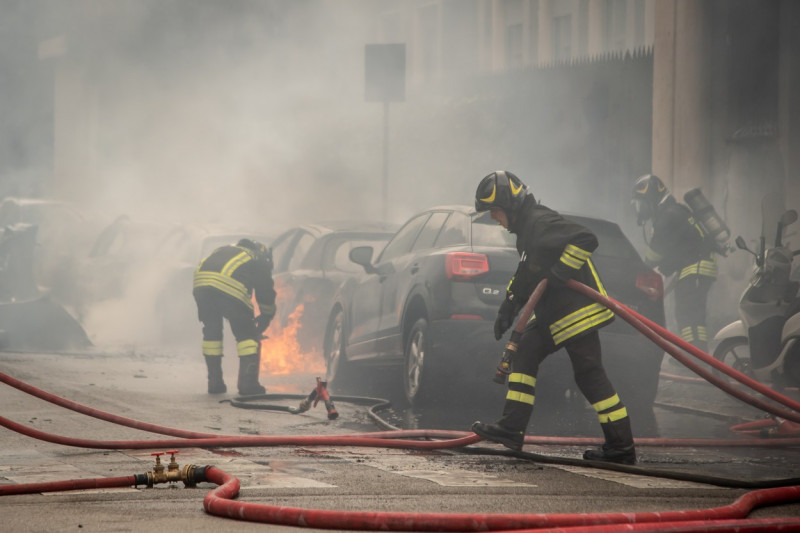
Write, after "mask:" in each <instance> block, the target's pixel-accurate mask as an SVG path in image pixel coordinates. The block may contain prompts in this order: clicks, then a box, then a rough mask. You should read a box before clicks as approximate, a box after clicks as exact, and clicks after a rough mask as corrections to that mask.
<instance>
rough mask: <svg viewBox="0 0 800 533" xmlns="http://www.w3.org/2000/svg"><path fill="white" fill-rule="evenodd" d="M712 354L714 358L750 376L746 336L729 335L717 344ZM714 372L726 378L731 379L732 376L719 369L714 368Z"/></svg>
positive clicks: (750, 368)
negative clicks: (729, 336)
mask: <svg viewBox="0 0 800 533" xmlns="http://www.w3.org/2000/svg"><path fill="white" fill-rule="evenodd" d="M713 355H714V359H717V360H718V361H722V362H723V363H725V364H726V365H728V366H730V367H732V368H733V369H735V370H738V371H739V372H741V373H742V374H745V375H747V376H750V377H752V365H751V362H750V343H749V342H748V340H747V337H731V338H729V339H725V340H724V341H722V342H721V343H720V344H719V346H717V348H716V349H715V350H714V354H713ZM714 373H715V374H717V375H718V376H720V377H725V378H726V379H728V380H733V378H731V377H729V376H726V375H723V373H722V372H720V371H719V370H716V369H714Z"/></svg>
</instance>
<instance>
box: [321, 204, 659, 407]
mask: <svg viewBox="0 0 800 533" xmlns="http://www.w3.org/2000/svg"><path fill="white" fill-rule="evenodd" d="M565 216H568V217H569V218H571V219H572V220H575V221H576V222H578V223H580V224H583V225H585V226H586V227H588V228H590V229H591V230H592V231H594V232H595V234H596V235H597V236H598V240H599V243H600V244H599V247H598V248H597V250H596V251H595V252H594V254H593V256H592V258H593V261H594V262H595V266H596V267H597V268H598V270H599V272H600V275H601V277H602V279H603V281H604V283H605V285H606V289H607V290H608V293H609V295H610V296H611V297H612V298H615V299H617V300H619V301H621V302H622V303H624V304H626V305H628V306H630V307H632V308H633V309H635V310H637V311H638V312H640V313H642V314H644V315H645V316H647V317H648V318H650V319H651V320H654V321H655V322H657V323H659V324H662V325H663V323H664V306H663V286H662V279H661V276H660V275H659V274H658V273H656V272H654V271H653V270H651V269H650V268H648V267H647V266H646V265H645V264H644V262H643V261H642V259H641V257H640V256H639V254H638V253H637V252H636V250H635V249H634V247H633V245H632V244H631V243H630V241H629V240H628V239H627V238H626V237H625V235H624V234H623V233H622V231H621V229H620V228H619V226H618V225H617V224H615V223H613V222H609V221H606V220H601V219H596V218H589V217H583V216H570V215H568V214H567V215H565ZM514 242H515V237H514V236H513V235H512V234H510V233H508V232H507V231H506V230H505V229H504V228H503V227H502V226H500V225H498V224H497V223H496V222H495V221H493V220H492V219H491V218H490V216H489V213H488V212H487V213H476V212H475V210H474V209H473V208H472V207H470V206H441V207H435V208H432V209H428V210H426V211H424V212H422V213H419V214H417V215H415V216H413V217H412V218H411V219H410V220H408V221H407V222H406V223H405V224H404V225H403V226H402V227H401V228H400V230H398V231H397V233H395V235H394V236H393V237H392V239H391V240H390V241H389V242H388V243H387V244H386V246H385V247H384V248H383V250H382V251H381V252H380V255H378V257H377V258H373V257H372V256H373V253H374V252H373V250H372V248H371V247H369V246H366V247H360V248H354V249H353V250H352V251H351V253H350V258H351V260H353V261H354V262H356V263H359V264H360V265H362V266H363V268H364V272H363V273H362V274H361V275H359V276H357V277H354V278H351V279H349V280H347V281H346V282H345V283H344V284H343V285H342V286H341V287H340V288H339V290H338V292H337V294H336V297H335V299H334V304H333V307H332V309H331V311H330V315H329V319H328V325H327V328H326V335H325V341H324V354H325V358H326V361H327V365H328V380H329V381H330V382H331V386H332V387H333V388H334V389H336V390H342V389H343V388H346V385H347V381H348V378H349V377H350V376H352V375H353V374H354V371H355V370H356V368H359V369H360V370H364V369H367V370H369V368H368V367H369V366H370V365H389V366H392V367H395V368H396V369H397V374H398V376H400V375H402V382H403V387H404V391H405V396H406V398H407V399H408V401H409V403H410V404H412V405H418V404H421V403H424V402H426V401H428V400H435V399H436V398H437V397H446V396H448V395H449V394H450V393H451V392H453V391H454V390H456V389H459V388H461V389H463V388H464V386H465V385H472V384H478V383H479V384H482V385H483V384H486V383H488V382H490V381H491V378H492V376H493V375H494V369H495V367H496V365H497V363H498V359H499V356H500V354H501V352H502V349H503V346H504V342H497V341H495V340H494V336H493V333H492V327H493V324H494V319H495V316H496V313H497V309H498V307H499V305H500V303H501V302H502V300H503V298H504V297H505V289H506V285H507V284H508V282H509V280H510V279H511V276H512V275H513V273H514V272H515V270H516V267H517V264H518V262H519V255H518V253H517V250H516V248H515V247H514ZM600 335H601V339H602V341H603V350H604V361H605V364H606V369H607V371H608V373H609V376H610V378H611V380H612V382H613V383H614V384H615V386H616V387H617V389H618V390H619V392H620V394H621V395H623V397H624V398H625V402H626V404H628V405H629V406H632V407H633V409H634V410H639V408H640V407H641V408H646V409H651V408H652V404H653V401H654V399H655V396H656V392H657V389H658V377H659V368H660V366H661V360H662V356H663V352H662V351H661V350H659V349H658V348H657V347H656V346H655V345H653V344H652V343H651V342H650V341H649V340H647V339H646V338H644V337H643V336H642V335H640V334H639V333H638V332H636V330H634V329H633V328H632V327H631V326H629V325H628V324H627V323H625V322H624V321H623V320H622V319H619V318H618V319H617V320H615V321H614V323H612V324H611V325H609V326H607V327H606V328H603V329H602V330H601V331H600ZM541 372H542V373H545V372H546V373H547V374H548V378H547V379H542V380H540V383H541V387H537V397H540V396H542V395H556V396H561V397H562V398H563V397H564V396H570V391H572V390H573V389H574V382H573V379H572V370H571V368H570V367H569V361H568V358H566V357H559V355H558V354H554V355H552V356H551V357H549V358H548V360H547V361H546V362H545V364H544V365H543V366H542V369H541ZM359 373H361V372H359ZM540 375H542V374H540Z"/></svg>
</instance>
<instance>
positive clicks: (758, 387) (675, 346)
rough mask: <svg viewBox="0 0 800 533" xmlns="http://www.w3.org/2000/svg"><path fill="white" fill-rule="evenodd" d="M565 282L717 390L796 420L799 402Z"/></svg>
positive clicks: (594, 293)
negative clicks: (756, 394) (708, 367)
mask: <svg viewBox="0 0 800 533" xmlns="http://www.w3.org/2000/svg"><path fill="white" fill-rule="evenodd" d="M567 285H568V286H569V287H570V288H571V289H574V290H576V291H578V292H580V293H582V294H584V295H586V296H588V297H589V298H592V299H593V300H595V301H597V302H599V303H602V304H603V305H605V306H606V307H608V308H609V309H611V310H612V311H614V312H615V313H616V314H618V315H619V316H621V317H622V318H623V319H625V320H626V321H627V322H628V323H629V324H631V325H632V326H633V327H635V328H636V329H637V330H639V332H640V333H642V334H643V335H645V336H646V337H647V338H649V339H650V340H652V341H653V342H655V343H656V344H657V345H658V346H660V347H661V348H663V349H664V350H665V351H666V352H668V353H669V354H670V355H672V356H673V357H675V358H676V359H677V360H678V361H680V362H681V363H682V364H683V365H684V366H686V367H687V368H689V369H690V370H692V371H693V372H694V373H696V374H698V375H700V376H702V377H703V378H705V379H706V380H707V381H710V382H711V383H713V384H714V385H716V386H717V387H719V388H720V389H722V390H724V391H725V392H727V393H728V394H730V395H731V396H734V397H736V398H738V399H740V400H742V401H743V402H746V403H748V404H750V405H753V406H755V407H758V408H759V409H761V410H762V411H765V412H768V413H771V414H774V415H776V416H780V417H782V418H786V419H788V420H792V421H793V422H800V403H798V402H796V401H794V400H792V399H791V398H788V397H786V396H784V395H782V394H780V393H779V392H777V391H775V390H773V389H770V388H769V387H767V386H765V385H763V384H762V383H759V382H758V381H756V380H754V379H752V378H750V377H748V376H746V375H744V374H742V373H741V372H739V371H737V370H735V369H733V368H731V367H729V366H728V365H726V364H725V363H723V362H722V361H718V360H717V359H715V358H713V357H712V356H710V355H708V354H707V353H705V352H703V351H702V350H700V349H699V348H697V347H695V346H693V345H691V344H689V343H688V342H686V341H685V340H683V339H681V338H680V337H678V336H677V335H675V334H673V333H670V332H669V331H667V330H666V329H664V328H662V327H661V326H659V325H658V324H656V323H655V322H653V321H652V320H650V319H648V318H647V317H645V316H643V315H641V314H639V313H637V312H636V311H633V310H632V309H629V308H628V307H626V306H624V305H622V304H621V303H619V302H617V301H616V300H613V299H611V298H609V297H607V296H604V295H602V294H600V293H599V292H597V291H595V290H594V289H592V288H590V287H587V286H586V285H584V284H582V283H579V282H577V281H575V280H569V281H568V282H567ZM679 348H680V349H683V350H686V351H688V352H689V353H691V354H692V355H694V356H695V357H697V358H698V359H700V360H701V361H703V362H705V363H708V364H709V365H711V366H713V367H714V368H716V369H717V370H719V371H721V372H723V373H725V374H727V375H728V376H730V377H732V378H734V379H736V380H737V381H739V382H741V383H743V384H744V385H746V386H748V387H750V388H751V389H753V390H755V391H757V392H759V393H761V394H763V395H764V396H767V397H768V398H770V399H772V400H775V401H777V402H779V403H782V404H783V405H786V406H787V407H789V408H790V409H791V410H787V409H782V408H780V407H777V406H774V405H772V404H769V403H767V402H765V401H763V400H761V399H759V398H755V397H753V396H751V395H749V394H747V393H745V392H743V391H741V390H739V389H737V388H736V387H733V386H732V385H731V384H730V383H728V382H727V381H725V380H724V379H722V378H720V377H719V376H717V375H715V374H714V373H713V372H710V371H708V370H706V369H705V368H703V367H701V366H700V365H698V364H697V363H695V362H694V361H692V360H691V359H690V358H689V357H687V356H686V355H685V354H683V353H682V352H681V351H680V349H679Z"/></svg>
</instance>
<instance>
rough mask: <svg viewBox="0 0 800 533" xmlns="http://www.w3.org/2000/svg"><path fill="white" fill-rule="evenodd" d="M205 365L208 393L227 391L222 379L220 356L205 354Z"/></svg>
mask: <svg viewBox="0 0 800 533" xmlns="http://www.w3.org/2000/svg"><path fill="white" fill-rule="evenodd" d="M205 358H206V366H207V367H208V393H209V394H224V393H226V392H227V391H228V387H226V386H225V382H224V381H223V380H222V357H219V356H212V355H206V356H205Z"/></svg>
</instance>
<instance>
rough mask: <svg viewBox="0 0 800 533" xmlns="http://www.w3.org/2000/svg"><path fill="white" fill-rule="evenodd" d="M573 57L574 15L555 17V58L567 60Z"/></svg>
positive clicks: (556, 59)
mask: <svg viewBox="0 0 800 533" xmlns="http://www.w3.org/2000/svg"><path fill="white" fill-rule="evenodd" d="M571 57H572V15H562V16H560V17H555V18H554V19H553V59H554V60H555V61H562V60H567V59H569V58H571Z"/></svg>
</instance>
